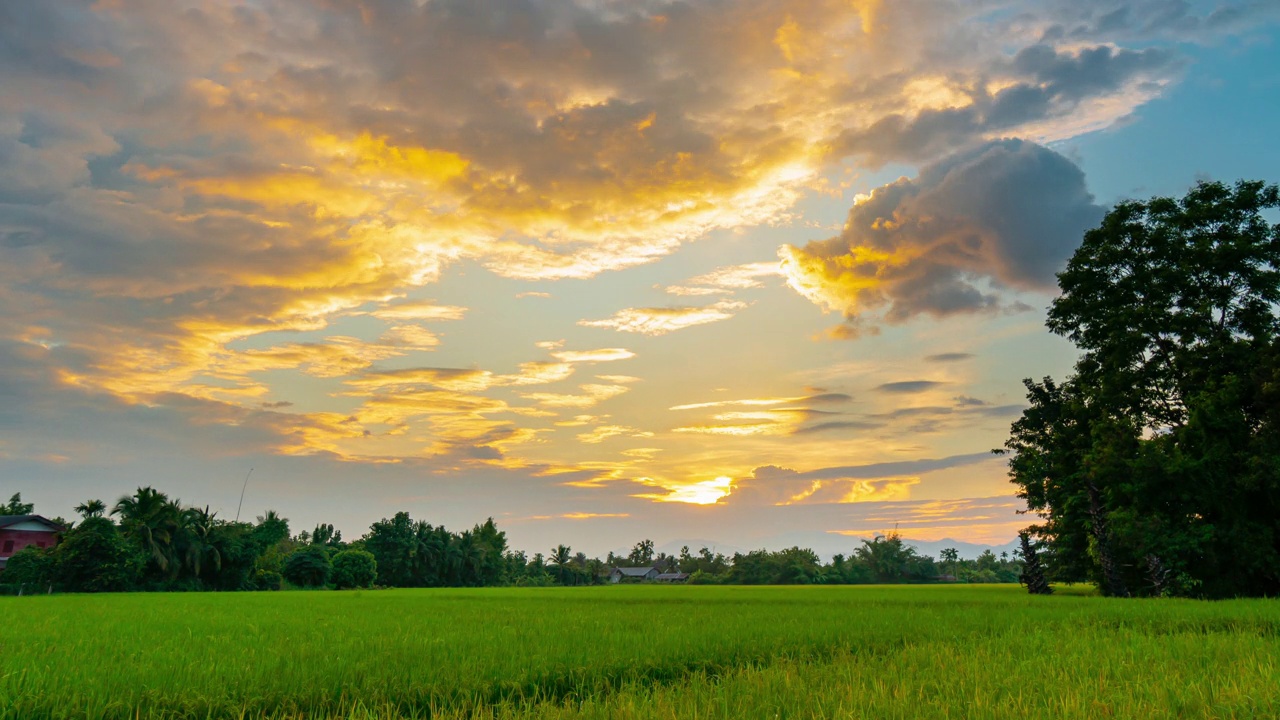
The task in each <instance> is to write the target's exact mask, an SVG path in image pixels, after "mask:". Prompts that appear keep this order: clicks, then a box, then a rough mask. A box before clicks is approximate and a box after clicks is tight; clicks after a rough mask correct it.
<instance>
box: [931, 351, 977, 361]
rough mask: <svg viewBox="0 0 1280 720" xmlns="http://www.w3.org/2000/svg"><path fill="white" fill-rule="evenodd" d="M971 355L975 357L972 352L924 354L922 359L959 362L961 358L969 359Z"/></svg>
mask: <svg viewBox="0 0 1280 720" xmlns="http://www.w3.org/2000/svg"><path fill="white" fill-rule="evenodd" d="M973 357H976V356H975V355H974V354H973V353H963V352H952V353H939V354H937V355H927V356H925V359H924V361H925V362H927V363H953V362H960V361H961V360H969V359H971V358H973Z"/></svg>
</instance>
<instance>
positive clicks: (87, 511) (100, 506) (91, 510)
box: [75, 500, 107, 520]
mask: <svg viewBox="0 0 1280 720" xmlns="http://www.w3.org/2000/svg"><path fill="white" fill-rule="evenodd" d="M75 511H76V512H78V513H80V517H82V518H84V519H85V520H88V519H89V518H96V517H102V514H103V513H105V512H106V511H107V504H106V503H104V502H102V501H101V500H85V501H84V502H82V503H80V504H79V505H77V506H76V507H75Z"/></svg>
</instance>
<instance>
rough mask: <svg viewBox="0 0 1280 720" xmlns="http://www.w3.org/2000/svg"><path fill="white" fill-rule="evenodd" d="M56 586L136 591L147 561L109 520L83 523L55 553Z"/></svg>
mask: <svg viewBox="0 0 1280 720" xmlns="http://www.w3.org/2000/svg"><path fill="white" fill-rule="evenodd" d="M53 557H54V561H55V562H56V565H55V567H54V574H55V577H56V582H55V585H58V586H60V587H61V589H63V590H65V591H68V592H119V591H122V590H132V589H134V588H135V587H136V586H137V584H138V582H139V581H140V580H141V578H142V572H143V567H144V566H145V565H146V559H145V557H143V556H142V555H140V554H139V552H138V551H137V549H136V548H134V547H133V546H132V545H131V544H130V543H129V542H128V541H127V540H126V539H125V538H124V537H123V536H121V535H120V531H119V529H118V528H116V525H115V523H113V522H111V521H110V520H108V519H107V518H102V517H91V518H89V519H87V520H85V521H84V522H83V523H80V525H79V526H77V527H76V528H75V529H74V530H72V531H71V532H69V533H67V535H66V537H65V538H64V539H63V541H62V542H61V543H59V544H58V546H57V547H56V548H55V549H54V550H53Z"/></svg>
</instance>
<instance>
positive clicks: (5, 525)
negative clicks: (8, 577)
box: [0, 515, 65, 570]
mask: <svg viewBox="0 0 1280 720" xmlns="http://www.w3.org/2000/svg"><path fill="white" fill-rule="evenodd" d="M64 529H65V528H63V527H62V526H61V525H59V524H58V523H56V522H54V521H52V520H50V519H48V518H45V517H41V516H39V515H0V570H4V566H5V564H6V563H8V562H9V558H11V557H13V554H14V553H16V552H18V551H19V550H21V549H22V548H24V547H27V546H29V545H35V546H36V547H42V548H43V547H53V544H54V543H55V542H57V538H58V533H60V532H62V531H63V530H64Z"/></svg>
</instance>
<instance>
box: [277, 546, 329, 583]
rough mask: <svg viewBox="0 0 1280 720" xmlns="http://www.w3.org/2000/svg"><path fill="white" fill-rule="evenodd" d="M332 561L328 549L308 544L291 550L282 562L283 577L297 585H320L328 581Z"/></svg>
mask: <svg viewBox="0 0 1280 720" xmlns="http://www.w3.org/2000/svg"><path fill="white" fill-rule="evenodd" d="M332 572H333V562H332V561H330V560H329V551H328V550H326V549H324V548H323V547H320V546H318V545H309V546H307V547H303V548H299V549H297V550H295V551H293V554H292V555H290V556H289V559H288V560H286V561H285V563H284V573H283V575H284V579H285V580H288V581H289V582H290V583H292V584H294V585H297V586H298V587H322V586H324V585H327V584H328V583H329V576H330V574H332Z"/></svg>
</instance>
